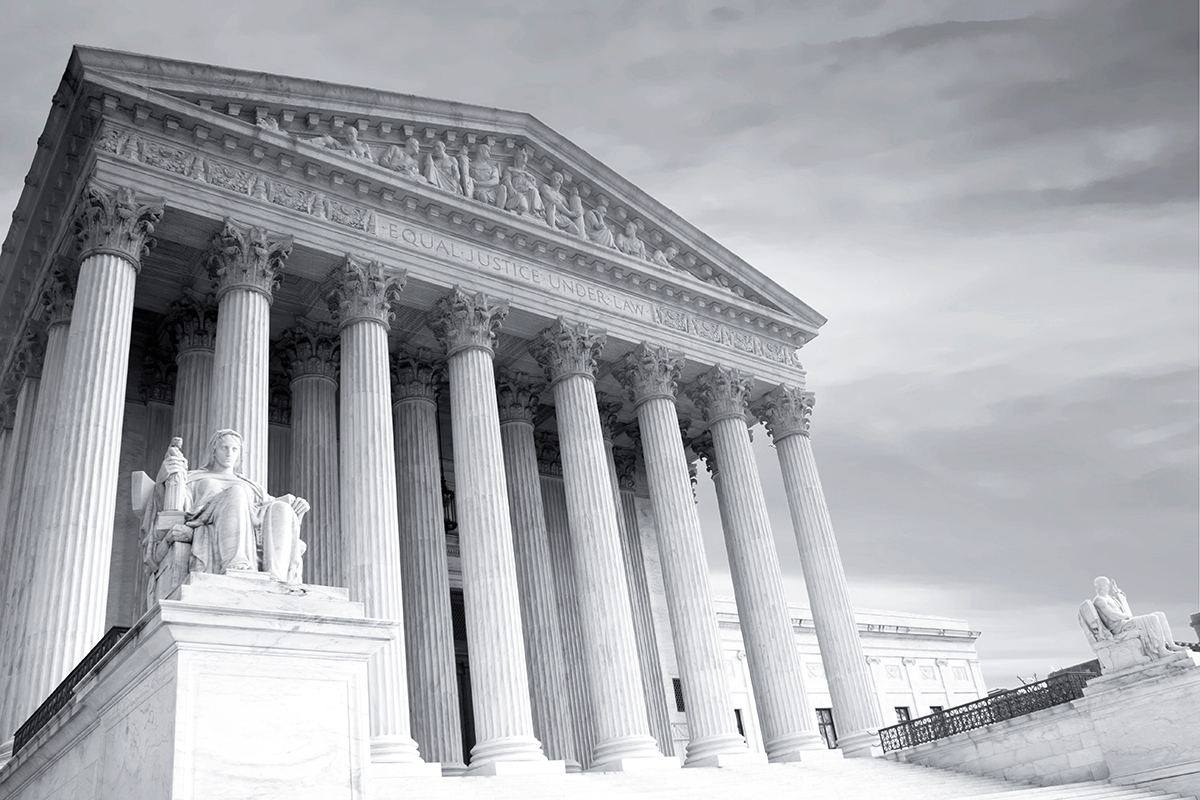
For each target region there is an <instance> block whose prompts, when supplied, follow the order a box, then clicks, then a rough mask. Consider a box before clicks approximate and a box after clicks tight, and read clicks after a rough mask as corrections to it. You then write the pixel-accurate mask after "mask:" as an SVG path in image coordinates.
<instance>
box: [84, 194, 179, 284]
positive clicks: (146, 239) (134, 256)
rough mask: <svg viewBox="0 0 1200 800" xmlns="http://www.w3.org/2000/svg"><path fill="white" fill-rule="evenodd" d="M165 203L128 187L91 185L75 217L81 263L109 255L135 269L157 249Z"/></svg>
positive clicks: (160, 199)
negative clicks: (156, 229) (157, 228)
mask: <svg viewBox="0 0 1200 800" xmlns="http://www.w3.org/2000/svg"><path fill="white" fill-rule="evenodd" d="M164 202H165V201H164V200H163V199H162V198H161V197H144V196H140V195H138V194H136V193H135V192H134V191H133V190H132V189H129V188H127V187H125V186H117V187H113V188H110V187H107V186H102V185H101V184H98V183H95V182H92V183H89V184H88V187H87V189H85V190H84V192H83V198H82V201H81V207H80V209H79V212H78V214H77V215H76V217H75V237H76V239H77V240H78V242H79V250H80V256H79V257H80V260H83V259H85V258H87V257H89V256H93V255H97V254H102V253H107V254H110V255H115V256H120V257H121V258H123V259H125V260H126V261H128V262H129V263H131V264H133V266H134V268H135V269H140V268H141V263H142V258H143V257H145V256H146V255H147V254H148V253H149V252H150V248H152V247H153V246H154V239H153V238H152V237H151V235H150V234H152V233H154V226H155V225H157V224H158V223H159V221H160V220H162V215H163V204H164Z"/></svg>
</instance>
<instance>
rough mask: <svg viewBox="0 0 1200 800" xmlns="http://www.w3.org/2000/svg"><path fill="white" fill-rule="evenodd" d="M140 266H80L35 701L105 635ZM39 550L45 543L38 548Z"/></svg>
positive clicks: (37, 637) (57, 429)
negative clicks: (115, 511)
mask: <svg viewBox="0 0 1200 800" xmlns="http://www.w3.org/2000/svg"><path fill="white" fill-rule="evenodd" d="M136 277H137V266H136V263H135V262H134V261H133V260H131V259H130V258H127V257H125V256H123V255H117V254H115V253H111V252H98V253H95V254H93V255H89V256H88V257H86V258H85V259H84V260H83V263H82V264H81V266H80V275H79V285H78V288H77V290H76V296H75V312H74V316H73V318H72V321H71V326H70V334H69V336H68V339H67V348H66V355H65V360H64V366H63V376H62V383H61V390H60V396H59V400H58V403H57V412H56V414H55V417H56V424H55V425H54V432H53V434H52V437H51V438H52V448H51V450H50V459H49V462H48V463H47V469H46V473H45V475H46V489H45V494H44V495H43V496H44V500H43V501H42V502H41V503H40V505H41V507H42V514H41V516H40V519H41V523H40V525H38V526H37V528H36V529H35V530H37V535H38V536H39V537H41V538H43V539H44V540H45V543H46V544H47V547H46V549H45V550H44V551H43V552H40V553H39V558H38V562H37V564H36V565H35V570H34V587H35V591H36V592H38V593H39V594H40V598H39V601H40V602H37V604H36V607H37V609H38V611H37V616H38V620H37V622H36V623H35V624H32V625H29V626H27V630H26V643H27V645H28V646H30V647H33V648H35V649H36V651H37V652H36V657H35V658H34V659H33V662H34V663H33V664H32V665H31V668H30V669H28V670H26V671H25V674H27V675H28V680H26V681H22V688H23V690H24V691H25V692H26V693H27V696H28V697H31V698H33V699H32V700H31V701H30V702H31V708H32V707H36V706H37V704H38V703H40V702H41V701H42V699H44V698H45V697H46V695H48V694H49V692H50V691H51V690H52V689H53V688H54V687H55V686H56V685H57V684H58V682H59V681H61V680H62V679H63V677H64V676H65V675H66V674H67V673H68V672H70V670H71V669H72V668H73V667H74V666H75V664H76V663H78V661H79V659H81V658H82V657H83V656H84V655H85V654H86V653H87V651H88V650H90V649H91V647H92V646H93V645H94V644H95V643H96V641H97V640H98V639H99V638H100V637H101V636H102V635H103V633H104V619H105V612H106V607H107V596H108V576H109V559H110V555H111V551H112V536H113V510H114V503H115V499H116V489H117V480H118V479H119V470H118V465H119V463H120V447H121V423H122V420H123V417H124V413H125V379H126V370H127V368H128V362H129V332H130V326H131V324H132V315H133V294H134V282H135V280H136ZM39 549H40V548H39Z"/></svg>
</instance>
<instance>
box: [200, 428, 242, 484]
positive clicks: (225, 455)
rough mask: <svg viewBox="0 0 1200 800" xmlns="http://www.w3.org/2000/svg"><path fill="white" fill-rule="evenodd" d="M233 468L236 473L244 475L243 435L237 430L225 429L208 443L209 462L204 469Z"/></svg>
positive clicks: (214, 435)
mask: <svg viewBox="0 0 1200 800" xmlns="http://www.w3.org/2000/svg"><path fill="white" fill-rule="evenodd" d="M229 467H232V468H233V471H234V473H236V474H238V475H241V474H242V435H241V434H240V433H238V432H237V431H235V430H230V429H229V428H224V429H222V430H219V431H217V432H216V433H214V434H213V435H212V439H210V440H209V441H208V461H207V463H205V465H204V468H205V469H207V470H211V469H216V468H221V469H226V468H229Z"/></svg>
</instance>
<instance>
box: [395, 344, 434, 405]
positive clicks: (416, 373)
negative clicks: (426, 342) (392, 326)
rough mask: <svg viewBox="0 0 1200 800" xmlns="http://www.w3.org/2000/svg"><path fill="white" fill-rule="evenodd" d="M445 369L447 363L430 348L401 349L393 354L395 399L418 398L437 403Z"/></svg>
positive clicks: (397, 400)
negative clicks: (437, 357) (439, 359)
mask: <svg viewBox="0 0 1200 800" xmlns="http://www.w3.org/2000/svg"><path fill="white" fill-rule="evenodd" d="M445 371H446V370H445V364H443V363H442V362H441V361H438V360H437V359H435V358H434V356H433V353H431V352H430V351H428V350H401V351H400V352H398V353H396V355H394V356H392V399H393V401H394V402H399V401H401V400H412V399H418V400H427V401H429V402H430V403H433V404H434V405H436V404H437V397H438V392H439V391H441V388H442V383H443V381H444V380H445Z"/></svg>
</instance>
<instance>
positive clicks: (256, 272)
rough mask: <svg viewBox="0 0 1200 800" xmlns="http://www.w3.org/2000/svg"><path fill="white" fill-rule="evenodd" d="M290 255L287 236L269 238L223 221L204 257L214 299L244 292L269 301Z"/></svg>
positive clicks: (260, 231)
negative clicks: (237, 290) (211, 282)
mask: <svg viewBox="0 0 1200 800" xmlns="http://www.w3.org/2000/svg"><path fill="white" fill-rule="evenodd" d="M291 253H292V237H291V236H273V235H272V234H269V233H267V231H265V230H264V229H262V228H259V227H258V226H255V225H248V226H247V225H239V224H237V223H235V222H234V221H233V220H231V219H228V218H226V220H225V224H224V225H223V226H221V230H220V231H219V232H218V233H217V235H216V236H214V237H213V240H212V244H211V245H210V246H209V252H208V256H207V264H208V275H209V277H210V278H212V279H213V281H215V282H216V284H217V299H218V300H220V299H221V297H222V296H223V295H224V294H225V293H226V292H228V291H229V290H230V289H248V290H250V291H253V292H258V293H259V294H261V295H263V296H264V297H266V298H267V300H268V301H269V300H270V299H271V292H272V291H274V289H275V287H276V286H278V285H279V283H280V281H282V280H283V262H284V261H286V260H287V257H288V256H289V255H291Z"/></svg>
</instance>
